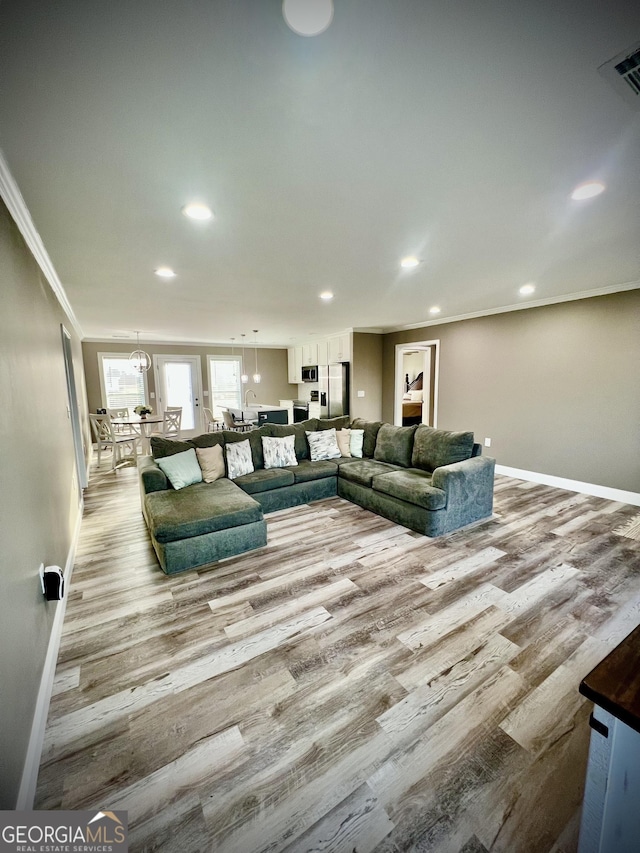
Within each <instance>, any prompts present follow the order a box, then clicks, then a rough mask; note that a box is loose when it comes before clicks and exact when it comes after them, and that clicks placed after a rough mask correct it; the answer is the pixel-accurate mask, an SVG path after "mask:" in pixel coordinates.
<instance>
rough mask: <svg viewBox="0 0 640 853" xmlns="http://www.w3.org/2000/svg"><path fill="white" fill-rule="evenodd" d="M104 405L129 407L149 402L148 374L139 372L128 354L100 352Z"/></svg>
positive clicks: (118, 407) (99, 364)
mask: <svg viewBox="0 0 640 853" xmlns="http://www.w3.org/2000/svg"><path fill="white" fill-rule="evenodd" d="M98 366H99V369H100V385H101V388H102V405H103V406H104V407H105V408H107V409H124V408H127V409H129V411H130V412H132V411H133V410H134V409H135V407H136V406H141V405H143V404H144V403H146V402H147V375H146V373H138V371H137V370H136V369H135V368H134V366H133V365H132V364H131V362H130V361H129V355H128V354H126V355H125V354H120V353H112V352H99V353H98Z"/></svg>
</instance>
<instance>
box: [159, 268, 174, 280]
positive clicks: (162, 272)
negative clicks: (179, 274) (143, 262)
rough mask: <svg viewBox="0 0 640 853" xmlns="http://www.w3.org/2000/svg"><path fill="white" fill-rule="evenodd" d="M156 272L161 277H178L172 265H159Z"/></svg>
mask: <svg viewBox="0 0 640 853" xmlns="http://www.w3.org/2000/svg"><path fill="white" fill-rule="evenodd" d="M154 272H155V274H156V275H157V276H160V278H175V277H176V274H175V273H174V271H173V270H172V269H171V267H158V269H157V270H154Z"/></svg>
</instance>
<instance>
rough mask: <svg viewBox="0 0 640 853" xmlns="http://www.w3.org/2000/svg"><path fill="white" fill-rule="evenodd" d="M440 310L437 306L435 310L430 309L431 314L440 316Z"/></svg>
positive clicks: (434, 307)
mask: <svg viewBox="0 0 640 853" xmlns="http://www.w3.org/2000/svg"><path fill="white" fill-rule="evenodd" d="M439 313H440V308H438V306H437V305H434V306H433V308H429V314H439Z"/></svg>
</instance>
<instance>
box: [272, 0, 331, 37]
mask: <svg viewBox="0 0 640 853" xmlns="http://www.w3.org/2000/svg"><path fill="white" fill-rule="evenodd" d="M282 15H283V17H284V19H285V21H286V22H287V26H288V27H289V29H290V30H293V32H294V33H296V34H297V35H299V36H319V35H320V33H323V32H324V31H325V30H326V29H327V28H328V27H329V25H330V23H331V21H332V20H333V0H283V3H282Z"/></svg>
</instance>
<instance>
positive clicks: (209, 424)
mask: <svg viewBox="0 0 640 853" xmlns="http://www.w3.org/2000/svg"><path fill="white" fill-rule="evenodd" d="M202 411H203V412H204V429H205V432H215V431H216V430H217V429H218V425H219V423H220V421H219V420H218V419H217V418H216V416H215V415H214V414H213V412H212V411H211V409H208V408H207V407H206V406H203V407H202Z"/></svg>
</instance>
